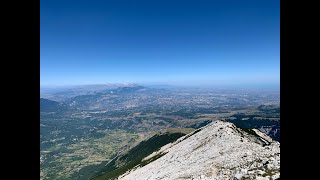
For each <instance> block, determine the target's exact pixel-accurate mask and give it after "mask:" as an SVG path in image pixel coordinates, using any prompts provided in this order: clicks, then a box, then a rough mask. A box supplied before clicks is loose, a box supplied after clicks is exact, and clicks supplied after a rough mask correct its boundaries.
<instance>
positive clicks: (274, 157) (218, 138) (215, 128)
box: [119, 121, 280, 180]
mask: <svg viewBox="0 0 320 180" xmlns="http://www.w3.org/2000/svg"><path fill="white" fill-rule="evenodd" d="M159 154H164V155H163V156H162V157H160V158H159V159H157V160H155V161H153V162H151V163H149V164H147V165H145V166H143V167H138V168H136V169H133V170H131V171H130V172H127V173H126V174H124V175H122V176H121V177H120V178H119V179H123V180H127V179H130V180H134V179H136V180H137V179H139V180H141V179H242V178H243V179H245V178H248V179H259V178H260V179H263V178H265V179H267V178H268V179H277V178H279V177H280V143H279V142H276V141H273V140H272V139H271V138H269V137H268V136H267V135H265V134H263V133H262V132H260V131H259V130H255V129H253V130H252V129H241V128H238V127H236V126H235V125H234V124H232V123H229V122H224V121H214V122H212V123H210V124H208V125H206V126H204V127H202V128H201V129H200V130H197V131H195V132H193V133H190V134H189V135H186V136H183V137H181V138H179V139H178V140H177V141H176V142H174V143H170V144H167V145H165V146H163V147H162V148H161V149H160V150H159V151H157V152H154V153H153V154H151V155H150V156H148V157H146V158H145V160H148V159H150V158H152V157H153V156H157V155H159ZM142 177H143V178H142Z"/></svg>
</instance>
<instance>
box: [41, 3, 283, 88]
mask: <svg viewBox="0 0 320 180" xmlns="http://www.w3.org/2000/svg"><path fill="white" fill-rule="evenodd" d="M106 82H111V83H138V84H143V83H158V84H174V85H196V86H203V85H210V86H212V85H214V86H229V85H237V86H246V85H250V86H268V85H272V84H273V85H279V83H280V2H279V0H261V1H251V0H246V1H237V0H226V1H167V0H162V1H158V0H154V1H144V0H138V1H98V0H94V1H62V0H55V1H50V0H49V1H42V0H41V3H40V85H41V86H60V85H77V84H78V85H81V84H103V83H106Z"/></svg>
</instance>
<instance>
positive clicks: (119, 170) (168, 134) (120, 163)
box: [92, 128, 193, 180]
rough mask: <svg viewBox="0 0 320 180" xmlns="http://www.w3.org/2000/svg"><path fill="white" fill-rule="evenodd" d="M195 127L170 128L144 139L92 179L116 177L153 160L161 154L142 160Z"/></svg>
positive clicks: (100, 179)
mask: <svg viewBox="0 0 320 180" xmlns="http://www.w3.org/2000/svg"><path fill="white" fill-rule="evenodd" d="M191 131H193V129H191V128H188V129H168V130H167V131H164V132H160V133H157V134H156V135H154V136H152V137H151V138H149V139H147V140H145V141H142V142H141V143H139V144H138V145H137V146H135V147H133V148H132V149H130V150H129V151H128V152H125V153H123V154H120V155H119V156H117V157H115V158H114V159H113V160H112V161H111V162H109V163H108V164H107V165H106V166H105V167H104V168H102V169H101V170H100V173H98V174H97V175H96V176H94V177H93V178H92V179H94V180H102V179H114V178H116V177H118V176H119V175H121V174H123V173H125V172H126V171H127V170H130V169H132V168H133V167H135V166H137V165H139V166H144V165H146V164H148V163H150V162H152V161H153V160H155V159H157V158H159V157H161V155H157V156H154V157H153V158H151V159H149V160H148V161H142V160H143V159H144V158H145V157H147V156H148V155H150V154H151V153H152V152H154V151H157V150H159V149H160V148H161V147H162V146H164V145H166V144H168V143H171V142H174V141H175V140H177V139H178V138H180V137H181V136H184V135H186V134H187V133H190V132H191Z"/></svg>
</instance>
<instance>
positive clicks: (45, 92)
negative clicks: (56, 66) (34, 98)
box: [40, 83, 139, 101]
mask: <svg viewBox="0 0 320 180" xmlns="http://www.w3.org/2000/svg"><path fill="white" fill-rule="evenodd" d="M137 86H139V85H137V84H135V83H123V84H120V83H114V84H113V83H110V84H90V85H75V86H65V87H64V86H62V87H51V88H49V87H43V88H40V97H42V98H46V99H50V100H54V101H63V100H65V99H68V98H72V97H75V96H80V95H93V94H97V93H105V92H107V91H109V90H111V89H117V88H125V87H126V88H130V87H137Z"/></svg>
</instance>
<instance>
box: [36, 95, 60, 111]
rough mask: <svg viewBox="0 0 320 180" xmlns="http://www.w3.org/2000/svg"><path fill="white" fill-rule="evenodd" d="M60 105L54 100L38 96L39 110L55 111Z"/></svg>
mask: <svg viewBox="0 0 320 180" xmlns="http://www.w3.org/2000/svg"><path fill="white" fill-rule="evenodd" d="M61 108H62V105H61V104H60V103H58V102H56V101H51V100H48V99H44V98H40V112H57V111H59V110H61Z"/></svg>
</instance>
